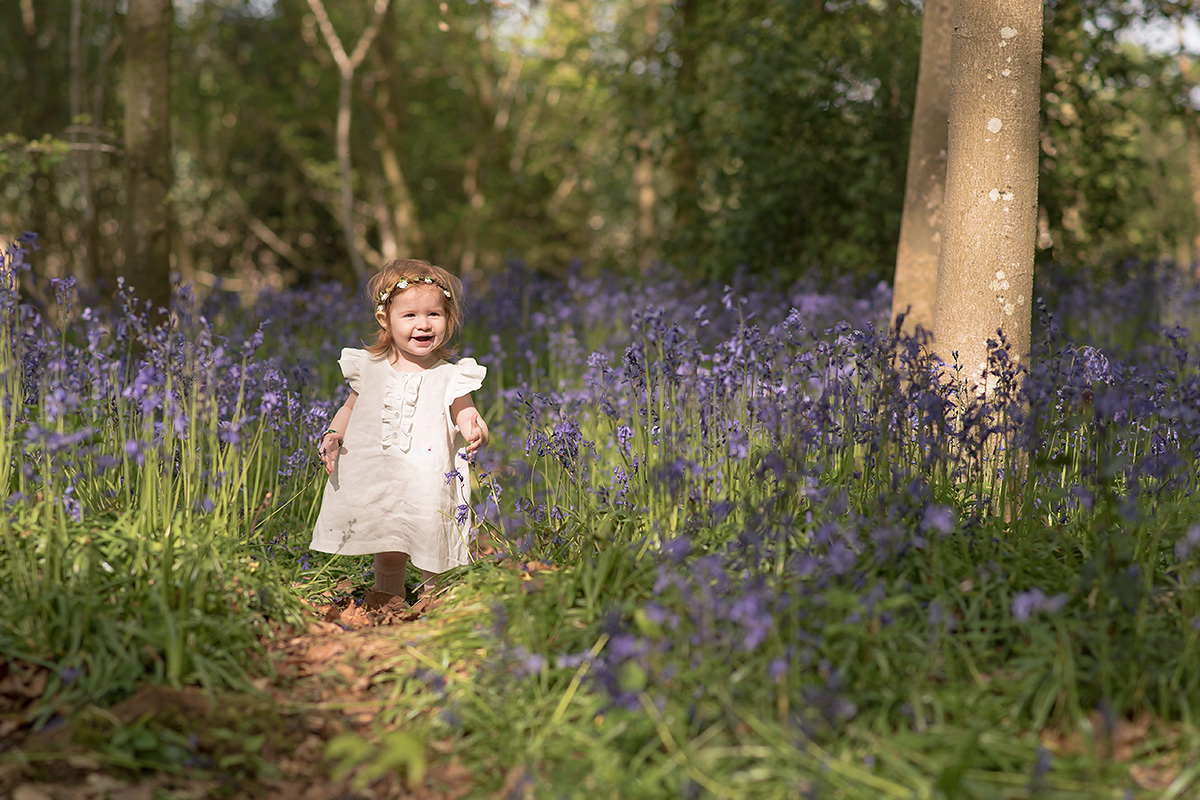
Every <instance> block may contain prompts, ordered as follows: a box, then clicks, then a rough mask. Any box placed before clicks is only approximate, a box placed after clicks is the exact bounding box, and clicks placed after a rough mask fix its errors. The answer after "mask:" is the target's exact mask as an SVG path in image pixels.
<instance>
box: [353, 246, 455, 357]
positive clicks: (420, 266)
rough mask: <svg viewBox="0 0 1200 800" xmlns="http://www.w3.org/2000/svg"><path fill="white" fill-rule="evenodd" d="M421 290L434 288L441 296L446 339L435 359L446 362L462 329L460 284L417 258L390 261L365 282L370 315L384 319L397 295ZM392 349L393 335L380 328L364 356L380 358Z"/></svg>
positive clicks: (439, 269) (447, 273)
mask: <svg viewBox="0 0 1200 800" xmlns="http://www.w3.org/2000/svg"><path fill="white" fill-rule="evenodd" d="M420 286H434V287H436V288H437V289H439V290H440V291H441V292H442V298H443V307H444V308H445V309H446V338H445V340H444V341H443V342H442V343H441V344H440V345H438V348H437V350H435V351H434V355H436V356H437V357H438V358H449V357H450V356H452V355H454V353H455V351H456V350H457V349H458V348H457V347H455V345H454V343H453V339H454V337H455V336H457V335H458V332H459V331H460V330H461V329H462V281H460V280H459V279H458V278H456V277H455V276H454V275H451V274H450V273H449V272H448V271H446V270H445V269H442V268H441V267H439V266H436V265H435V264H430V263H429V262H428V261H423V260H421V259H418V258H393V259H392V260H390V261H388V262H387V263H386V264H384V265H383V268H382V269H381V270H379V272H377V273H376V274H375V275H374V276H372V278H371V280H369V281H367V299H368V300H370V301H371V309H372V310H373V311H382V312H383V313H384V314H385V315H386V314H387V313H388V309H389V308H390V307H391V305H392V300H393V299H395V297H396V296H397V295H398V294H400V293H401V292H404V291H407V290H408V289H412V288H416V287H420ZM385 293H386V295H385ZM392 348H393V344H392V335H391V334H390V333H389V332H388V330H387V328H384V327H383V326H382V325H381V326H380V328H379V334H378V335H377V336H376V337H375V343H374V344H372V345H370V346H369V347H367V352H368V353H370V354H371V355H374V356H382V355H386V354H388V353H390V352H391V351H392Z"/></svg>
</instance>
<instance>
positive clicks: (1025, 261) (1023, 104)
mask: <svg viewBox="0 0 1200 800" xmlns="http://www.w3.org/2000/svg"><path fill="white" fill-rule="evenodd" d="M953 19H954V35H953V44H952V45H951V48H952V49H951V55H950V61H951V70H950V115H949V140H948V157H947V165H946V196H945V204H944V209H943V216H942V248H941V255H940V257H939V263H938V281H937V301H936V304H935V310H934V346H935V349H936V351H937V353H938V355H939V356H940V357H941V358H942V359H943V360H944V361H945V362H946V363H947V364H948V365H952V364H955V363H956V362H957V365H958V366H959V367H960V368H961V377H962V378H963V379H964V380H965V381H966V382H967V384H968V385H971V386H974V387H975V389H976V390H977V391H982V392H985V393H986V392H987V391H988V390H990V389H991V388H992V386H991V385H990V381H989V382H987V383H985V382H984V373H985V371H986V369H987V356H988V347H987V341H988V339H995V338H996V332H997V330H998V329H999V330H1003V332H1004V335H1005V336H1006V337H1007V338H1008V341H1009V342H1010V343H1011V345H1012V350H1011V354H1012V356H1013V358H1014V359H1017V360H1021V361H1024V360H1025V359H1027V357H1028V352H1029V343H1030V341H1029V340H1030V326H1031V321H1032V314H1031V311H1030V309H1031V295H1032V292H1033V249H1034V243H1035V240H1036V236H1037V200H1038V198H1037V188H1038V131H1039V120H1038V112H1039V107H1040V101H1041V93H1040V77H1041V63H1042V0H957V1H956V3H955V8H954V15H953Z"/></svg>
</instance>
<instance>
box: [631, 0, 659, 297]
mask: <svg viewBox="0 0 1200 800" xmlns="http://www.w3.org/2000/svg"><path fill="white" fill-rule="evenodd" d="M643 13H644V14H645V15H646V21H645V27H644V29H643V30H644V31H645V36H646V41H645V43H644V46H643V48H642V53H643V54H644V55H643V57H644V58H645V59H646V61H647V62H649V61H650V60H651V59H653V58H654V56H655V50H654V45H655V43H656V42H657V41H658V2H657V0H645V7H644V9H643ZM650 107H651V104H650V103H645V104H643V108H642V110H641V111H640V112H638V117H639V119H638V130H637V131H635V134H634V135H635V136H636V137H637V152H638V155H637V165H636V166H635V167H634V169H633V185H634V191H635V192H636V195H637V254H638V269H639V270H640V271H641V272H643V273H645V272H647V271H649V269H650V267H651V266H652V265H653V264H654V262H655V261H656V260H657V259H658V241H657V240H658V192H657V191H656V190H655V188H654V172H655V170H654V153H653V152H652V150H651V145H652V144H653V139H652V138H651V134H652V128H653V118H652V116H651V112H650Z"/></svg>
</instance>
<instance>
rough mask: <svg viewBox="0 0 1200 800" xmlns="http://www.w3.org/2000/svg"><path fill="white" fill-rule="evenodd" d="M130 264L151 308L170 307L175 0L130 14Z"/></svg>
mask: <svg viewBox="0 0 1200 800" xmlns="http://www.w3.org/2000/svg"><path fill="white" fill-rule="evenodd" d="M125 29H126V31H127V34H126V48H125V160H126V165H127V169H126V180H125V267H124V274H125V277H126V280H128V281H129V282H130V284H132V285H133V287H134V289H135V290H136V292H137V294H138V297H139V298H140V299H142V300H149V301H150V304H151V314H152V316H153V317H157V316H158V314H157V311H158V309H165V310H167V311H169V310H170V304H171V281H170V270H171V264H170V257H171V231H170V218H171V215H170V208H169V206H168V203H167V195H168V192H169V191H170V188H171V128H170V111H171V103H170V86H171V81H170V60H171V3H170V0H129V7H128V11H127V12H126V19H125Z"/></svg>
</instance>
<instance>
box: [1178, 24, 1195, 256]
mask: <svg viewBox="0 0 1200 800" xmlns="http://www.w3.org/2000/svg"><path fill="white" fill-rule="evenodd" d="M1178 34H1179V56H1178V62H1179V73H1180V75H1181V76H1182V77H1183V84H1184V86H1185V87H1187V88H1188V89H1192V90H1194V89H1195V88H1196V87H1197V86H1200V67H1197V66H1196V62H1195V61H1194V60H1193V59H1192V58H1191V57H1190V56H1188V52H1187V43H1186V41H1185V34H1184V27H1183V20H1182V19H1181V20H1180V21H1179V28H1178ZM1183 127H1184V136H1185V137H1186V141H1185V142H1184V148H1185V158H1186V159H1187V165H1188V182H1189V184H1190V185H1191V190H1192V192H1191V193H1192V211H1193V213H1194V214H1195V215H1196V230H1195V233H1194V234H1193V236H1192V241H1191V242H1190V243H1189V244H1190V245H1191V253H1190V254H1189V255H1190V257H1189V258H1188V261H1189V264H1190V266H1192V267H1195V268H1197V269H1200V114H1198V113H1197V112H1196V110H1195V109H1194V108H1192V109H1185V116H1184V119H1183Z"/></svg>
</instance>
